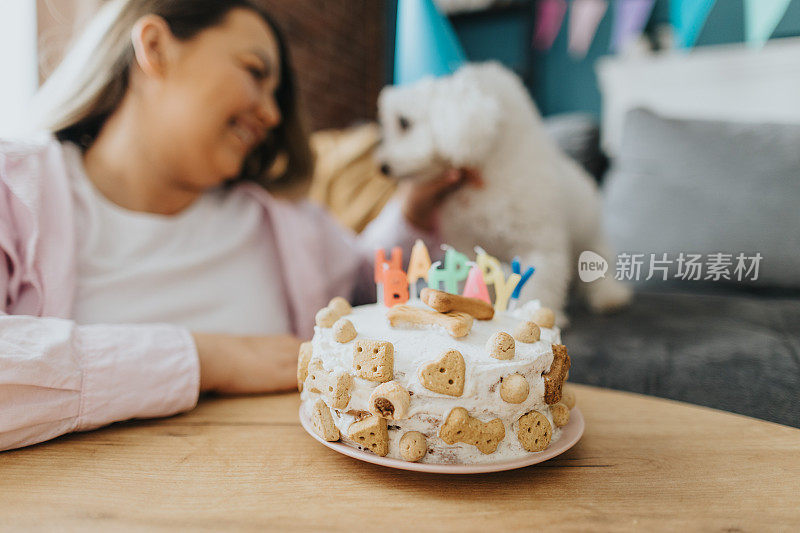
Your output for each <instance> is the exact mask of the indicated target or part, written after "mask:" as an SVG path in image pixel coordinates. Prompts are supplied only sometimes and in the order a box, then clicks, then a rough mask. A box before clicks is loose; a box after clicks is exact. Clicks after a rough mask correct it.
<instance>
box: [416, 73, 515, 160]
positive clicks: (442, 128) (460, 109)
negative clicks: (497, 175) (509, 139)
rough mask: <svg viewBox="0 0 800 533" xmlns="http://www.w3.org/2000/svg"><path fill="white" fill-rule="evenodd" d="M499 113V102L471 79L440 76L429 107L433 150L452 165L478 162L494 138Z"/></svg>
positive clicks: (495, 136) (491, 145)
mask: <svg viewBox="0 0 800 533" xmlns="http://www.w3.org/2000/svg"><path fill="white" fill-rule="evenodd" d="M500 116H501V112H500V104H499V102H497V100H496V99H495V97H494V96H493V95H490V94H487V93H485V92H484V91H482V90H481V88H480V87H479V86H478V84H477V83H474V81H472V80H470V79H468V78H466V79H465V78H460V77H458V76H455V77H451V78H446V81H445V80H441V83H440V84H439V86H438V87H437V91H436V94H435V95H434V96H433V98H432V100H431V109H430V121H431V130H432V133H433V139H434V143H435V145H436V151H437V152H438V153H439V154H440V155H441V156H443V157H444V158H445V159H448V160H449V163H451V164H452V165H454V166H459V167H461V166H465V167H469V166H473V167H474V166H480V164H481V163H482V162H483V161H484V159H485V158H486V156H487V155H488V153H489V152H490V150H491V149H492V147H493V145H494V143H495V141H496V139H497V133H498V130H499V127H500Z"/></svg>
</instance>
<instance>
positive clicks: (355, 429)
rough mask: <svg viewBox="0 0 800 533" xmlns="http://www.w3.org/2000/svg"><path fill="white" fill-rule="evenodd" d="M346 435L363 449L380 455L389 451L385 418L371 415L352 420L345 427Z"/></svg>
mask: <svg viewBox="0 0 800 533" xmlns="http://www.w3.org/2000/svg"><path fill="white" fill-rule="evenodd" d="M347 436H348V437H349V438H350V439H351V440H352V441H353V442H355V443H356V444H358V445H359V446H362V447H363V448H364V449H365V450H369V451H371V452H373V453H376V454H378V455H380V456H381V457H383V456H384V455H386V454H387V453H389V431H388V429H387V426H386V419H385V418H381V417H379V416H375V415H372V416H368V417H367V418H365V419H363V420H359V421H358V422H353V423H352V424H351V425H350V427H349V428H348V429H347Z"/></svg>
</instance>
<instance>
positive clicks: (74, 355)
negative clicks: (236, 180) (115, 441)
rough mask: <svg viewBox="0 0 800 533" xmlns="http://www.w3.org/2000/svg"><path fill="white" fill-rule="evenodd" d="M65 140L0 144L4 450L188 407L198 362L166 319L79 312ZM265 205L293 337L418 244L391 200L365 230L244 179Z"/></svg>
mask: <svg viewBox="0 0 800 533" xmlns="http://www.w3.org/2000/svg"><path fill="white" fill-rule="evenodd" d="M69 180H70V177H69V174H68V170H67V167H66V164H65V160H64V154H63V148H62V145H61V144H60V143H58V142H56V141H51V142H49V143H47V144H27V145H26V144H11V143H5V142H1V141H0V450H3V449H9V448H16V447H20V446H26V445H29V444H33V443H36V442H41V441H44V440H47V439H50V438H53V437H56V436H58V435H61V434H64V433H68V432H70V431H84V430H89V429H94V428H97V427H100V426H103V425H106V424H109V423H112V422H115V421H120V420H126V419H129V418H151V417H159V416H169V415H173V414H175V413H178V412H181V411H185V410H188V409H191V408H193V407H194V406H195V404H196V402H197V397H198V392H199V365H198V360H197V353H196V349H195V346H194V343H193V340H192V337H191V334H190V332H189V331H188V330H187V329H186V328H183V327H179V326H174V325H169V324H147V325H77V324H75V322H73V321H71V320H70V318H71V313H72V308H73V298H74V296H75V286H76V279H77V273H76V257H75V256H76V250H75V235H74V224H73V205H72V200H71V199H72V196H71V193H70V185H69ZM234 194H247V195H251V196H252V197H253V198H255V199H256V200H257V201H258V202H259V203H260V204H261V205H262V206H263V207H264V212H265V214H266V215H267V216H265V217H264V219H265V224H264V226H265V227H264V231H272V232H273V234H274V236H275V242H276V248H277V249H276V253H277V256H278V258H279V263H280V266H281V273H282V275H283V288H284V291H285V297H286V301H287V307H288V309H289V312H290V316H289V319H290V324H291V325H292V331H293V333H294V334H295V335H297V336H299V337H301V338H310V336H311V335H312V334H313V326H314V315H315V313H316V311H317V310H318V309H320V308H321V307H324V306H325V305H326V304H327V302H328V301H329V300H330V299H331V298H332V297H334V296H346V297H352V298H353V299H355V300H356V302H360V303H364V302H366V301H369V300H372V299H373V298H374V290H375V289H374V285H373V281H372V264H371V263H372V255H373V251H374V249H375V248H378V247H383V248H389V247H391V246H393V245H400V246H403V247H404V248H405V249H406V253H408V250H409V249H410V247H411V245H412V244H413V242H414V240H415V239H417V238H425V239H426V240H427V241H428V243H429V246H434V245H435V244H436V242H435V239H433V238H432V237H431V236H430V235H422V234H420V233H419V232H418V231H416V230H415V229H414V228H412V227H411V226H409V225H408V224H407V223H406V222H405V220H404V218H403V216H402V214H401V213H400V208H399V205H398V204H396V203H390V204H389V205H388V206H387V208H386V209H384V212H383V213H382V214H381V216H379V217H378V219H376V220H375V221H374V222H373V223H372V224H371V225H370V226H369V227H368V228H367V230H365V231H364V232H363V233H362V234H361V235H360V236H358V237H356V236H355V235H354V234H352V233H349V232H347V231H345V230H344V229H343V228H341V227H340V226H339V225H338V224H336V223H335V222H334V221H333V220H332V219H331V218H330V217H329V216H328V215H327V214H326V213H325V212H324V211H323V210H322V209H320V208H318V207H316V206H314V205H312V204H310V203H308V202H300V203H290V202H287V201H282V200H279V199H276V198H274V197H272V196H271V195H270V194H269V193H267V192H266V191H265V190H264V189H262V188H260V187H259V186H257V185H254V184H242V185H239V186H237V188H236V189H235V192H234Z"/></svg>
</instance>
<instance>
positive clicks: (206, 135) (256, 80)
mask: <svg viewBox="0 0 800 533" xmlns="http://www.w3.org/2000/svg"><path fill="white" fill-rule="evenodd" d="M169 40H170V43H171V45H170V46H169V47H168V48H167V49H168V50H171V52H168V53H167V55H168V56H171V57H168V58H167V65H168V68H167V69H166V70H165V74H164V75H163V77H162V78H161V80H160V82H161V83H160V84H159V87H158V89H157V93H156V94H157V97H156V98H150V99H149V102H150V103H151V104H152V105H148V106H147V107H148V110H147V114H148V116H149V122H150V123H151V124H154V133H153V138H152V139H151V141H152V142H157V143H159V144H161V146H159V147H158V149H159V150H164V152H162V153H163V155H164V158H163V159H164V161H165V162H166V163H167V164H169V166H170V167H171V168H172V169H174V170H175V173H176V176H175V179H176V180H179V181H180V182H181V184H182V185H183V186H185V187H187V188H192V189H194V188H198V189H204V188H208V187H213V186H215V185H219V184H220V183H222V182H223V181H225V180H227V179H230V178H234V177H236V176H238V175H239V173H240V172H241V170H242V166H243V164H244V161H245V158H246V157H247V156H248V154H250V152H252V151H253V149H254V148H255V147H256V146H257V145H258V144H260V143H261V142H262V141H263V140H264V138H265V137H266V135H267V133H268V132H269V130H271V129H272V128H274V127H275V126H277V125H278V124H280V121H281V112H280V109H279V106H278V103H277V101H276V99H275V91H276V89H277V88H278V86H279V84H280V81H281V80H280V71H281V68H280V67H281V65H280V57H281V55H280V50H279V45H278V40H277V38H276V36H275V33H274V32H273V30H272V29H271V28H270V27H269V25H268V24H267V23H266V22H265V21H264V19H263V18H261V16H259V15H258V14H257V13H255V12H253V11H249V10H246V9H233V10H231V12H230V13H228V15H227V16H226V18H225V19H224V20H223V22H222V23H221V24H219V25H217V26H214V27H212V28H209V29H207V30H204V31H202V32H200V33H199V34H198V35H197V36H195V37H194V38H192V39H189V40H186V41H178V40H175V39H174V37H171V38H170V39H169Z"/></svg>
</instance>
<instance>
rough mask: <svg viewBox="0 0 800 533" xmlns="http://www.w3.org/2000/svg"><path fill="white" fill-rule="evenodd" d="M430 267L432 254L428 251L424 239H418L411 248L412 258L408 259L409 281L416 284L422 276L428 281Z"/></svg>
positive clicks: (412, 284)
mask: <svg viewBox="0 0 800 533" xmlns="http://www.w3.org/2000/svg"><path fill="white" fill-rule="evenodd" d="M430 268H431V256H430V254H429V253H428V247H427V246H425V243H424V242H422V239H417V242H415V243H414V247H413V248H411V258H410V259H409V260H408V283H409V284H410V285H411V286H414V284H415V283H416V282H417V281H419V279H420V278H422V279H424V280H425V281H426V282H427V281H428V270H429V269H430Z"/></svg>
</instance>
